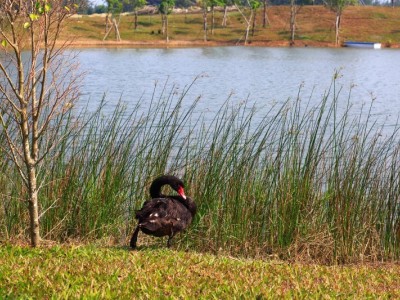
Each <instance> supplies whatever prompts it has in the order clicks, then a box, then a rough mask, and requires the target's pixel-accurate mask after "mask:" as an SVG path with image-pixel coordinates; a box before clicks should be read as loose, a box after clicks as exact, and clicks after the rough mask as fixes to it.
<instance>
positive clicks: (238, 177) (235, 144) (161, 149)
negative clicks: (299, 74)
mask: <svg viewBox="0 0 400 300" xmlns="http://www.w3.org/2000/svg"><path fill="white" fill-rule="evenodd" d="M188 89H190V87H188ZM188 89H187V90H185V91H184V92H183V93H182V94H176V93H175V90H174V87H173V86H172V87H171V86H170V85H168V84H166V85H165V86H163V87H160V88H159V87H156V88H155V91H154V93H153V95H152V96H151V98H150V99H139V100H138V101H137V105H136V106H134V107H129V109H128V108H127V107H126V106H125V105H124V103H123V101H121V102H120V103H119V104H118V105H117V106H116V107H115V108H114V109H113V112H112V113H105V110H106V107H107V103H106V102H105V101H103V102H101V104H100V105H99V107H98V109H97V110H96V111H94V112H89V110H87V109H86V110H85V109H83V110H82V111H80V112H77V111H75V112H74V113H73V114H71V115H70V116H69V118H67V119H66V124H65V126H64V132H62V133H61V134H62V135H63V136H67V138H66V139H64V140H63V142H62V143H61V144H59V145H58V147H57V149H54V153H52V155H49V159H48V160H47V161H44V162H43V168H42V170H41V172H40V179H41V182H43V183H44V184H43V185H42V187H41V190H40V203H41V212H42V215H41V219H40V221H41V232H42V236H43V237H44V238H45V239H50V240H57V241H61V242H64V241H68V240H71V239H78V240H95V239H96V240H98V239H103V240H104V239H105V238H107V239H109V240H112V242H113V243H117V244H126V243H127V241H128V239H129V236H130V234H131V232H132V230H133V227H134V225H135V220H134V218H133V215H134V211H135V209H137V208H139V207H140V206H141V204H142V203H143V201H144V200H146V199H147V198H148V187H149V184H150V183H151V181H152V180H153V179H154V178H155V177H156V176H158V175H160V174H163V173H172V174H176V175H178V176H180V177H182V178H183V179H184V181H185V183H186V185H187V188H186V190H187V191H186V192H187V194H188V195H190V196H191V197H193V198H194V199H195V200H196V202H197V204H198V207H199V210H198V214H197V216H196V218H195V220H194V223H193V224H192V226H191V227H190V229H189V230H188V231H187V233H186V234H184V235H181V236H180V237H179V238H177V240H176V241H175V245H174V247H178V248H181V249H186V248H190V249H194V250H198V251H204V252H214V253H220V252H222V253H229V254H230V255H238V256H251V257H258V256H259V257H267V256H274V257H279V258H283V259H288V260H301V261H309V262H319V263H328V264H332V263H349V262H359V261H376V260H391V259H398V258H399V253H400V251H399V249H400V247H399V246H400V201H399V199H400V176H399V171H398V169H399V168H398V167H399V164H400V147H399V145H400V144H399V141H400V140H399V135H398V129H399V127H398V126H392V127H386V126H384V125H382V124H381V123H377V121H376V119H374V118H373V117H372V112H371V107H366V106H365V107H363V108H362V109H360V110H359V111H355V110H354V109H352V106H351V95H342V94H341V92H340V89H339V88H338V84H337V82H336V79H334V80H333V82H332V86H331V87H330V88H329V89H328V90H327V91H326V94H325V95H324V96H323V97H322V99H321V101H320V103H319V105H317V106H311V105H310V104H309V103H310V101H308V100H306V101H304V100H303V99H302V97H301V93H299V96H298V97H297V98H296V99H289V100H287V101H286V102H285V103H283V104H281V105H275V106H271V107H270V109H269V110H268V112H267V113H265V111H266V110H265V109H263V110H262V111H263V114H260V110H258V108H257V107H256V106H253V105H250V104H249V102H248V101H243V102H241V103H233V102H232V101H230V100H229V99H228V100H227V101H226V103H225V104H224V105H222V106H221V107H220V109H219V110H218V111H217V112H216V113H213V114H212V115H210V113H207V114H201V113H199V112H198V111H196V105H197V102H198V100H199V99H193V98H191V97H189V96H188V94H187V91H188ZM144 100H146V103H148V104H146V107H145V108H144V107H143V105H142V103H144V102H145V101H144ZM343 103H345V105H343ZM77 121H78V123H77ZM76 124H79V126H76ZM379 124H380V125H379ZM389 131H390V132H389ZM2 138H3V137H2V135H1V133H0V140H1V139H2ZM1 159H2V161H1V165H0V195H1V198H2V201H1V202H0V228H1V232H0V239H2V240H7V239H13V238H23V237H24V236H26V235H27V232H26V231H27V225H28V222H27V209H26V204H25V202H24V201H23V200H24V199H25V189H24V187H23V186H21V183H20V180H19V178H18V174H17V172H16V171H15V170H14V169H13V166H12V164H11V163H10V162H8V161H7V160H6V159H5V157H4V156H1ZM154 242H155V241H154V240H151V243H154ZM156 243H157V242H156Z"/></svg>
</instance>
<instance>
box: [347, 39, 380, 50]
mask: <svg viewBox="0 0 400 300" xmlns="http://www.w3.org/2000/svg"><path fill="white" fill-rule="evenodd" d="M344 46H345V47H353V48H373V49H381V47H382V44H381V43H374V42H352V41H347V42H344Z"/></svg>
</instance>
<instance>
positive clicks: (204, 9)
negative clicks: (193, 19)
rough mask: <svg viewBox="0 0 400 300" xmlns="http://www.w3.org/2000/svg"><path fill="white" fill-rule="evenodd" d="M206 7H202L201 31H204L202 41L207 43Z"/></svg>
mask: <svg viewBox="0 0 400 300" xmlns="http://www.w3.org/2000/svg"><path fill="white" fill-rule="evenodd" d="M207 27H208V25H207V5H204V7H203V31H204V41H205V42H207Z"/></svg>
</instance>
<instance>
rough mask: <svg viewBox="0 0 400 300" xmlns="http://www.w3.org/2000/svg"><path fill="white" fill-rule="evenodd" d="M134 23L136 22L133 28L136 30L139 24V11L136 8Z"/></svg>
mask: <svg viewBox="0 0 400 300" xmlns="http://www.w3.org/2000/svg"><path fill="white" fill-rule="evenodd" d="M133 23H134V25H133V28H134V29H135V30H136V29H137V26H138V13H137V11H136V10H135V12H134V22H133Z"/></svg>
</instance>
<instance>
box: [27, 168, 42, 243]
mask: <svg viewBox="0 0 400 300" xmlns="http://www.w3.org/2000/svg"><path fill="white" fill-rule="evenodd" d="M28 172H29V174H28V176H29V177H28V178H29V219H30V231H31V232H30V236H31V246H32V247H37V246H38V245H39V243H40V240H41V238H40V228H39V207H38V191H37V186H36V185H37V181H36V170H35V168H34V167H32V166H30V167H29V171H28Z"/></svg>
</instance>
